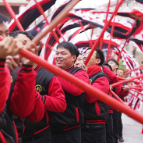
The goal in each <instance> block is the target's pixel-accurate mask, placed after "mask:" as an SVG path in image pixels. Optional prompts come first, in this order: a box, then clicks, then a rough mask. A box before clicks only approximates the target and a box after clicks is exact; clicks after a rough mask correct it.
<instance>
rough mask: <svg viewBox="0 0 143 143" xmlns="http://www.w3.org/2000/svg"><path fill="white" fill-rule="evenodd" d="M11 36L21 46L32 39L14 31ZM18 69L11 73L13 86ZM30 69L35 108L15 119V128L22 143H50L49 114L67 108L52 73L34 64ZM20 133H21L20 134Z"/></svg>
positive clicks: (27, 34)
mask: <svg viewBox="0 0 143 143" xmlns="http://www.w3.org/2000/svg"><path fill="white" fill-rule="evenodd" d="M11 35H13V37H15V40H17V41H18V42H22V43H23V45H25V44H26V43H27V44H28V42H29V41H31V40H32V39H33V36H31V35H30V34H29V33H27V32H21V31H16V32H14V33H12V34H11ZM34 54H36V55H38V51H37V52H34ZM19 68H20V67H18V68H17V69H16V70H14V71H13V72H12V73H11V75H12V77H13V85H14V82H15V80H16V76H17V71H18V69H19ZM31 68H32V69H33V70H34V71H35V72H36V73H37V77H36V78H35V80H36V83H35V93H36V94H37V95H36V97H35V106H34V107H35V108H34V110H33V111H32V114H31V115H30V116H28V117H27V118H22V119H19V118H16V117H15V121H16V123H17V127H19V128H18V129H19V130H18V131H19V135H20V136H21V137H22V143H27V142H28V143H30V142H32V143H39V142H41V143H51V130H50V125H49V117H50V112H56V113H58V112H64V111H65V109H66V106H67V104H66V100H65V95H64V92H63V90H62V87H61V85H60V82H59V81H58V79H57V77H56V76H55V75H54V74H53V73H51V72H49V71H48V70H46V69H44V68H42V67H41V66H39V65H37V64H35V63H34V64H33V66H32V67H31ZM27 70H28V67H27ZM17 88H18V87H17ZM25 96H26V95H25ZM43 105H44V108H42V109H44V114H43V116H42V115H41V113H42V112H43V110H42V109H41V106H43ZM11 108H13V107H11ZM39 119H40V120H39ZM22 122H23V125H24V128H23V130H21V129H22V127H23V126H22ZM36 122H37V123H36ZM20 131H22V132H21V133H20ZM20 136H19V137H20Z"/></svg>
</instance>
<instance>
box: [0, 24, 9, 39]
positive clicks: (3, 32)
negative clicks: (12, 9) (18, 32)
mask: <svg viewBox="0 0 143 143" xmlns="http://www.w3.org/2000/svg"><path fill="white" fill-rule="evenodd" d="M0 36H2V37H3V38H5V37H8V36H9V29H8V27H7V25H6V24H5V23H4V22H3V23H0Z"/></svg>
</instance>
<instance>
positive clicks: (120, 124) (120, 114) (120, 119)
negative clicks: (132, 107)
mask: <svg viewBox="0 0 143 143" xmlns="http://www.w3.org/2000/svg"><path fill="white" fill-rule="evenodd" d="M118 129H119V130H118V133H119V137H122V135H123V133H122V131H123V124H122V113H120V112H119V120H118Z"/></svg>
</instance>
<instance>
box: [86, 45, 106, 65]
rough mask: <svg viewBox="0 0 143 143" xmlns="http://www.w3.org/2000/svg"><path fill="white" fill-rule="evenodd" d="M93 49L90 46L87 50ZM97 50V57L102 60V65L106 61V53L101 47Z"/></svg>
mask: <svg viewBox="0 0 143 143" xmlns="http://www.w3.org/2000/svg"><path fill="white" fill-rule="evenodd" d="M91 49H92V48H91V47H90V48H88V49H87V50H91ZM95 51H96V58H97V59H100V60H101V62H100V63H99V65H100V66H101V65H103V63H104V61H105V60H104V54H103V52H102V51H101V50H100V49H99V48H98V49H95Z"/></svg>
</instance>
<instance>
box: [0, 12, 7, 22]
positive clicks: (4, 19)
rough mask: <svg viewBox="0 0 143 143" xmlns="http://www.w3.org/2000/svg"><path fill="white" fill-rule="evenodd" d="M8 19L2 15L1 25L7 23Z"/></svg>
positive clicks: (0, 15)
mask: <svg viewBox="0 0 143 143" xmlns="http://www.w3.org/2000/svg"><path fill="white" fill-rule="evenodd" d="M7 21H8V18H7V17H6V16H4V15H3V14H1V13H0V23H3V22H7Z"/></svg>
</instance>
